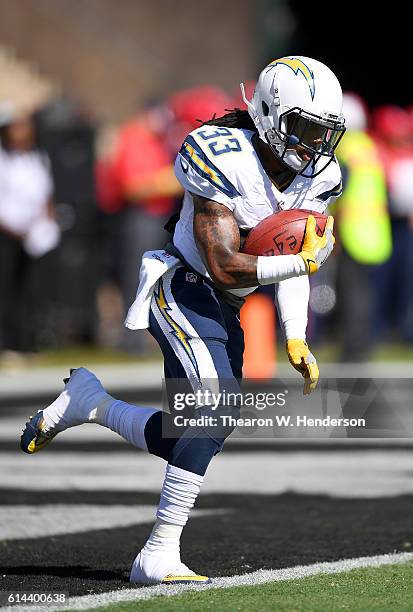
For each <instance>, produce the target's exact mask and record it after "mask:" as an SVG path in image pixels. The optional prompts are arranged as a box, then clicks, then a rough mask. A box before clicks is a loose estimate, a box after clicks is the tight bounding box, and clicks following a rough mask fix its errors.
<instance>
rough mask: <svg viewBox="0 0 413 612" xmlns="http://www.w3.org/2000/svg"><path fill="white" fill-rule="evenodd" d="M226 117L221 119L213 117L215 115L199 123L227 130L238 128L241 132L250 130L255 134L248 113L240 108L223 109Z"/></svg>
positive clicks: (255, 130)
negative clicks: (226, 128)
mask: <svg viewBox="0 0 413 612" xmlns="http://www.w3.org/2000/svg"><path fill="white" fill-rule="evenodd" d="M225 110H226V111H228V112H227V114H226V115H223V116H222V117H215V115H214V116H213V117H212V119H210V120H209V121H204V122H201V123H202V125H215V126H216V127H228V128H240V129H241V130H250V131H251V132H257V131H258V130H257V128H256V127H255V124H254V122H253V120H252V119H251V117H250V116H249V114H248V111H246V110H241V109H240V108H233V109H232V110H230V109H227V108H226V109H225Z"/></svg>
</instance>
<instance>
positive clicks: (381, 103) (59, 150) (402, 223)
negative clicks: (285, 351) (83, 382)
mask: <svg viewBox="0 0 413 612" xmlns="http://www.w3.org/2000/svg"><path fill="white" fill-rule="evenodd" d="M178 4H179V5H180V6H181V3H180V2H179V3H178ZM212 4H213V5H215V4H216V5H217V8H218V7H219V10H220V19H219V20H218V22H219V23H218V22H216V21H215V22H214V23H213V24H212V26H211V27H213V32H214V34H213V36H214V44H213V45H211V44H210V43H207V42H205V43H204V46H203V48H202V49H200V46H199V34H200V24H204V25H205V32H203V40H205V41H208V40H210V39H209V38H208V31H209V30H210V21H211V20H210V15H209V14H208V13H207V12H206V13H205V15H197V16H196V17H195V16H191V15H189V14H188V13H187V12H185V13H183V14H182V19H181V20H180V25H176V26H174V27H173V28H167V27H166V26H167V23H165V25H164V26H162V25H160V22H159V17H160V15H162V16H163V19H165V15H164V12H165V10H168V9H166V3H165V2H164V1H163V0H159V1H158V2H155V3H152V7H151V8H150V7H149V6H148V3H136V2H132V1H130V0H123V1H122V2H121V3H116V2H112V1H111V0H101V1H100V2H96V1H95V0H84V1H83V2H81V3H80V2H78V3H77V11H74V12H73V11H72V10H71V6H70V2H68V1H66V0H50V1H49V0H36V1H35V0H18V1H17V2H15V3H9V2H6V1H5V0H0V8H1V9H2V16H3V17H2V23H1V24H0V367H1V365H2V366H4V367H5V366H7V365H10V364H12V365H16V364H25V363H30V359H31V358H32V356H33V355H35V354H36V353H38V352H39V351H40V352H41V351H44V350H50V349H52V350H55V349H58V350H59V349H65V348H66V347H70V346H77V347H79V346H95V347H102V348H108V347H109V348H111V349H113V350H118V351H124V352H126V353H129V354H131V355H143V356H145V355H148V354H149V352H150V351H152V350H154V347H153V346H152V345H151V344H150V340H149V338H146V337H145V334H143V333H134V332H129V331H127V330H126V329H124V327H123V319H124V316H125V313H126V311H127V309H128V307H129V306H130V304H131V303H132V301H133V298H134V295H135V291H136V286H137V278H138V270H139V262H140V257H141V255H142V253H143V252H144V251H145V250H148V249H154V248H160V247H162V246H163V245H164V244H165V242H166V240H167V239H168V234H167V232H166V231H165V230H164V225H165V223H166V221H167V219H168V218H169V217H170V216H171V215H173V214H174V212H176V210H177V209H178V206H179V202H180V198H181V195H182V194H181V188H180V186H179V184H178V183H177V181H176V179H175V177H174V173H173V163H174V159H175V157H176V154H177V151H178V149H179V147H180V144H181V142H182V140H183V139H184V137H185V135H186V134H187V133H188V132H189V131H191V130H192V129H194V128H195V127H196V126H197V125H199V121H206V120H209V119H211V117H212V116H213V115H214V114H215V115H217V116H220V115H222V114H224V113H225V111H226V110H227V109H232V108H234V107H239V108H244V106H243V102H242V100H241V98H240V94H239V93H238V87H237V84H238V83H239V82H240V81H241V80H246V81H247V85H248V86H247V95H248V97H250V96H251V94H252V91H253V88H254V81H253V78H254V75H256V74H257V73H258V72H259V70H260V69H261V68H262V66H263V65H265V63H267V62H268V61H270V60H271V59H273V58H274V57H277V56H280V55H283V54H288V53H293V52H294V53H300V54H303V55H305V54H307V55H312V56H314V57H316V58H318V59H321V60H322V61H325V62H326V63H327V64H328V65H329V66H331V67H332V68H333V70H335V71H336V73H337V75H338V77H339V79H340V80H341V81H342V83H343V85H344V89H345V90H346V95H345V104H344V114H345V116H346V121H347V128H348V132H347V134H346V135H345V137H344V139H343V140H342V142H341V144H340V146H339V149H338V151H337V156H338V158H339V161H340V165H341V166H342V171H343V178H344V191H343V195H342V196H341V197H340V199H339V200H338V201H337V202H336V203H335V204H334V208H333V210H332V211H331V212H332V214H334V216H335V218H336V236H337V247H336V249H335V253H334V256H333V257H331V258H330V260H329V262H328V265H327V266H325V267H324V268H323V270H322V271H321V272H320V273H319V274H318V275H316V277H315V278H314V279H313V286H312V291H311V298H310V318H309V340H310V341H311V342H312V343H313V344H318V345H323V344H325V343H329V344H331V343H333V344H334V345H335V347H336V355H337V358H338V359H340V360H342V361H349V362H357V361H363V360H367V359H369V358H370V356H371V354H372V352H373V351H374V350H375V347H377V346H378V345H382V344H383V343H384V344H385V343H392V344H394V343H397V344H398V345H405V346H408V345H412V346H413V276H412V274H411V270H412V268H413V266H412V264H413V106H409V104H408V100H407V99H406V98H405V97H403V96H402V97H400V95H399V96H398V95H396V94H395V99H394V100H393V99H391V92H389V91H388V90H386V95H384V96H382V98H380V97H378V96H377V91H375V92H374V94H372V93H371V91H372V88H370V89H369V87H367V86H366V85H365V84H364V85H363V83H364V81H362V80H360V79H361V78H362V77H361V76H359V79H358V80H357V78H353V79H352V78H350V76H349V70H348V67H347V71H346V69H341V68H340V61H339V59H338V58H337V55H336V54H334V53H333V52H331V53H330V55H331V59H330V57H329V52H328V50H327V51H326V52H325V54H324V55H322V54H320V53H319V52H318V53H317V48H316V47H315V46H314V45H313V46H312V45H311V44H310V45H309V44H308V41H307V40H306V38H305V36H304V34H303V32H302V30H300V28H301V26H300V23H301V22H300V19H303V18H304V17H303V15H301V16H300V14H299V9H298V7H297V5H298V3H294V2H287V1H285V2H282V1H271V0H261V1H260V2H258V3H254V2H250V1H249V0H243V1H242V2H237V3H232V2H229V3H226V4H227V6H226V7H222V6H221V5H220V4H219V3H217V2H215V0H214V1H213V2H212ZM143 5H145V10H144V9H143ZM235 5H236V7H237V15H236V17H235V18H234V11H233V9H234V7H235ZM253 6H255V8H257V7H259V11H258V17H257V18H256V20H255V26H254V27H255V30H254V31H251V22H250V15H251V11H252V10H253ZM178 8H179V7H178ZM181 8H182V9H183V5H182V6H181ZM201 10H202V9H201ZM302 10H304V9H302ZM169 11H170V9H169ZM178 12H179V11H178ZM230 23H231V24H232V25H233V27H232V30H231V38H230V40H231V48H230V49H229V48H228V44H227V41H228V24H230ZM194 24H197V28H194V27H193V25H194ZM137 26H139V36H137V33H136V32H137ZM143 26H144V27H143ZM155 31H156V32H157V34H158V35H157V41H158V44H157V45H156V46H155V47H154V46H153V45H151V42H150V41H151V36H152V34H153V32H155ZM166 32H167V35H165V36H163V34H164V33H166ZM245 41H248V42H247V43H245ZM257 41H260V42H259V44H258V42H257ZM223 45H224V47H223ZM225 45H226V46H225ZM217 47H218V49H217ZM220 48H221V49H222V48H225V61H224V62H222V61H221V62H219V58H220V57H221V58H222V57H223V54H222V51H220V50H219V49H220ZM154 49H155V51H154ZM207 50H208V53H209V56H208V57H206V55H208V54H207V53H206V52H207ZM370 85H371V84H370ZM354 92H357V93H354ZM369 92H370V93H369Z"/></svg>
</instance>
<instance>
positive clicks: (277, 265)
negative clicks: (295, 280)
mask: <svg viewBox="0 0 413 612" xmlns="http://www.w3.org/2000/svg"><path fill="white" fill-rule="evenodd" d="M257 260H258V261H257V279H258V282H259V284H260V285H272V284H273V283H278V282H280V281H282V280H286V279H287V278H292V277H293V276H303V275H304V274H307V267H306V264H305V262H304V260H303V259H302V258H301V257H300V256H299V255H270V256H269V257H265V256H262V255H259V256H258V258H257Z"/></svg>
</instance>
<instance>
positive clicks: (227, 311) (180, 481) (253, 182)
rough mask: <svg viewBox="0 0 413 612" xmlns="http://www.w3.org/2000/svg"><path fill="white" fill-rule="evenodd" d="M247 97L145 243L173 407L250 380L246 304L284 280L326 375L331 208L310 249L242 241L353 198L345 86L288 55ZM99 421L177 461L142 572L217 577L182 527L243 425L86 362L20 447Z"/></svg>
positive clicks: (143, 315) (297, 346) (138, 577)
mask: <svg viewBox="0 0 413 612" xmlns="http://www.w3.org/2000/svg"><path fill="white" fill-rule="evenodd" d="M244 99H245V95H244ZM245 102H246V104H247V109H248V110H247V111H242V110H239V109H235V110H234V111H232V112H229V113H228V114H226V115H224V116H223V117H221V118H217V119H215V118H214V119H212V120H210V121H208V122H207V123H205V124H203V125H201V126H200V127H199V128H197V129H195V130H194V131H193V132H191V133H190V134H189V135H188V136H187V138H186V139H185V141H184V143H183V145H182V147H181V149H180V151H179V154H178V156H177V159H176V164H175V172H176V176H177V178H178V180H179V181H180V183H181V184H182V186H183V187H184V189H185V194H184V198H183V204H182V209H181V211H180V213H179V218H178V219H177V220H175V221H176V223H175V226H174V227H172V228H171V229H172V231H173V236H172V240H171V243H170V244H169V245H167V247H166V249H165V250H164V251H149V252H147V253H145V255H144V257H143V261H142V265H141V271H140V283H139V287H138V292H137V297H136V300H135V302H134V304H133V305H132V307H131V309H130V311H129V314H128V317H127V320H126V325H127V327H129V328H131V329H142V328H148V329H149V331H150V333H151V334H152V335H153V336H154V337H155V338H156V340H157V341H158V343H159V345H160V347H161V349H162V352H163V355H164V359H165V366H164V368H165V378H166V380H167V388H168V393H169V401H170V404H172V403H173V399H174V397H173V391H174V389H175V390H176V388H177V387H176V385H174V383H176V381H178V382H179V386H178V388H179V390H182V389H185V390H188V389H189V390H192V391H199V390H203V391H205V389H208V388H211V389H213V390H214V391H215V390H219V391H221V390H222V389H223V388H225V389H226V390H228V389H230V390H231V391H233V390H236V389H237V388H238V384H239V381H240V379H241V377H242V356H243V348H244V342H243V333H242V329H241V327H240V323H239V308H240V305H241V304H242V301H243V298H244V297H245V296H246V295H247V294H249V293H251V292H252V291H254V289H255V288H256V287H257V286H259V285H266V284H273V283H277V284H278V285H277V300H278V308H279V312H280V320H281V322H282V324H283V327H284V331H285V335H286V340H287V352H288V356H289V359H290V361H291V363H292V364H293V366H294V367H295V368H296V369H297V370H298V371H299V372H300V373H301V374H302V375H303V377H304V392H305V393H308V392H310V391H311V390H312V389H313V388H314V387H315V385H316V383H317V379H318V368H317V364H316V360H315V358H314V357H313V355H312V354H311V352H310V349H309V348H308V346H307V343H306V340H305V338H306V335H305V334H306V323H307V306H308V297H309V280H308V276H309V274H312V273H313V272H316V271H317V270H318V268H319V267H320V266H321V265H322V263H323V262H324V261H325V259H326V258H327V257H328V255H329V254H330V252H331V250H332V248H333V244H334V237H333V235H332V225H333V224H332V218H331V217H330V218H329V220H328V222H327V225H326V230H325V232H324V234H323V236H322V237H319V236H318V235H317V233H316V231H315V219H314V217H311V216H310V217H309V220H308V222H307V226H306V233H305V238H304V243H303V251H302V252H301V253H300V254H298V255H285V256H277V257H275V256H273V257H256V256H252V255H247V254H244V253H241V252H240V244H241V239H242V236H243V235H244V234H245V233H246V232H248V230H250V229H251V228H253V227H254V226H256V225H257V223H259V222H260V221H261V220H262V219H264V218H265V217H267V216H268V215H271V214H272V213H274V212H276V211H278V210H281V209H289V208H304V209H312V210H315V211H321V212H323V211H324V210H325V209H326V207H327V205H328V204H329V203H330V202H331V201H332V200H333V199H334V198H335V197H337V196H338V195H339V194H340V192H341V175H340V169H339V166H338V164H337V162H336V160H335V157H334V149H335V147H336V145H337V143H338V141H339V140H340V138H341V136H342V135H343V133H344V129H345V128H344V119H343V117H342V114H341V105H342V93H341V88H340V85H339V82H338V80H337V78H336V77H335V75H334V74H333V73H332V72H331V70H330V69H329V68H327V67H326V66H325V65H323V64H321V63H320V62H318V61H316V60H313V59H310V58H306V57H283V58H281V59H279V60H275V61H273V62H271V64H269V65H268V66H267V67H266V68H265V69H264V70H263V71H262V73H261V75H260V77H259V80H258V83H257V85H256V88H255V92H254V95H253V98H252V100H251V101H248V100H246V99H245ZM172 225H173V224H172ZM200 404H201V405H198V406H197V410H198V411H199V412H198V414H207V415H208V413H209V411H210V408H211V407H210V406H209V405H208V402H207V401H206V402H204V403H202V402H201V403H200ZM219 408H221V409H222V410H229V411H230V412H232V413H234V414H236V411H237V409H238V407H237V406H236V405H234V406H232V407H229V408H228V407H227V408H225V409H224V408H223V407H222V406H220V407H219ZM215 414H216V413H215ZM86 422H95V423H99V424H101V425H104V426H105V427H108V428H110V429H112V430H113V431H115V432H117V433H118V434H120V435H121V436H122V437H124V438H125V439H126V440H128V441H129V442H131V443H132V444H133V445H135V446H137V447H138V448H141V449H144V450H146V451H148V452H149V453H152V454H154V455H157V456H159V457H162V458H164V459H165V460H166V462H167V467H166V475H165V480H164V484H163V488H162V492H161V497H160V502H159V507H158V511H157V516H156V523H155V525H154V527H153V529H152V532H151V534H150V536H149V539H148V540H147V542H146V544H145V546H144V547H143V549H142V550H141V551H140V552H139V554H138V555H137V557H136V559H135V560H134V562H133V565H132V569H131V573H130V580H131V582H133V583H140V584H156V583H166V584H177V583H182V582H190V583H198V584H205V583H207V582H209V578H208V577H207V576H203V575H200V574H197V573H196V572H194V571H192V570H190V569H189V568H187V567H186V566H185V565H184V564H183V563H182V562H181V558H180V536H181V532H182V529H183V527H184V525H185V524H186V522H187V520H188V516H189V513H190V510H191V509H192V507H193V505H194V503H195V500H196V498H197V495H198V493H199V491H200V488H201V485H202V482H203V480H204V475H205V473H206V470H207V467H208V465H209V463H210V461H211V459H212V457H213V456H214V455H215V454H216V453H218V452H219V451H220V450H221V448H222V445H223V443H224V440H225V438H226V437H227V436H228V435H229V433H230V432H231V428H224V427H222V428H218V429H214V428H208V427H203V426H200V425H191V424H189V425H188V426H185V428H184V429H182V427H178V426H177V425H176V424H175V421H174V419H173V414H168V413H166V412H162V411H160V410H157V409H155V408H147V407H138V406H133V405H130V404H127V403H126V402H123V401H121V400H117V399H115V398H113V397H111V396H110V395H109V394H108V393H106V391H105V390H104V388H103V387H102V385H101V383H100V381H99V380H98V379H97V378H96V377H95V376H94V374H93V373H92V372H90V371H89V370H87V369H85V368H79V369H76V370H74V371H72V372H71V376H70V378H69V379H68V380H67V382H66V386H65V389H64V391H63V392H62V393H61V394H60V395H59V397H58V398H57V399H56V400H55V401H54V402H53V403H52V404H51V405H50V406H48V407H47V408H46V409H44V410H42V411H39V412H38V413H37V415H36V416H34V417H33V418H31V420H30V421H29V422H28V423H27V425H26V428H25V430H24V432H23V435H22V439H21V447H22V449H23V450H24V451H25V452H28V453H34V452H37V451H38V450H41V449H42V448H44V447H45V446H46V445H47V444H48V443H49V442H50V441H51V440H52V438H53V437H54V436H55V435H56V434H57V433H59V432H61V431H63V430H64V429H67V428H68V427H73V426H74V425H78V424H81V423H86Z"/></svg>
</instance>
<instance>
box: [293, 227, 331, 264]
mask: <svg viewBox="0 0 413 612" xmlns="http://www.w3.org/2000/svg"><path fill="white" fill-rule="evenodd" d="M333 226H334V219H333V217H331V216H330V217H329V218H328V219H327V223H326V227H325V230H324V234H323V235H322V236H318V234H317V232H316V231H315V228H316V220H315V217H313V215H309V217H308V219H307V223H306V226H305V234H304V242H303V250H302V251H301V253H298V254H299V255H300V256H301V257H302V258H303V259H304V263H305V265H306V267H307V273H308V274H314V272H317V270H318V269H319V268H320V266H322V265H323V263H324V262H325V260H326V259H327V257H328V256H329V255H330V253H331V251H332V250H333V247H334V243H335V241H336V239H335V238H334V236H333Z"/></svg>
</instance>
